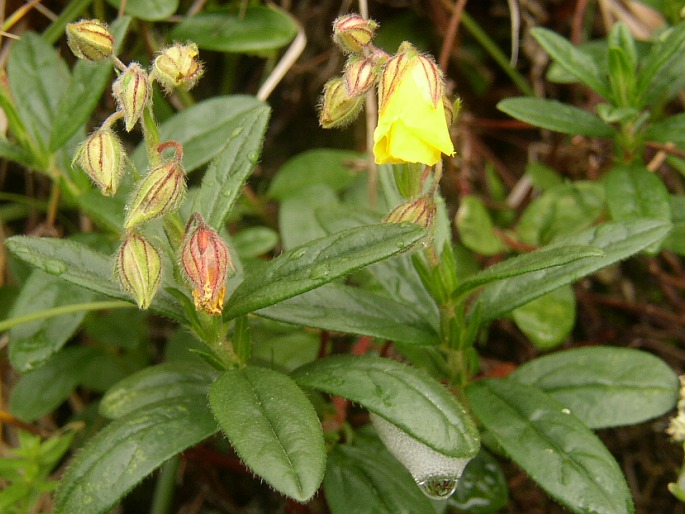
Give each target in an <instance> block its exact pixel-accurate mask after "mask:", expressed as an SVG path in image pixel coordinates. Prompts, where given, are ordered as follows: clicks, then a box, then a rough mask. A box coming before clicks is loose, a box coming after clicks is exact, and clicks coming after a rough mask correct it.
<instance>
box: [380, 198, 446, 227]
mask: <svg viewBox="0 0 685 514" xmlns="http://www.w3.org/2000/svg"><path fill="white" fill-rule="evenodd" d="M435 212H436V206H435V201H434V200H433V197H432V196H422V197H421V198H417V199H416V200H412V201H411V202H406V203H403V204H400V205H399V206H397V207H395V208H394V209H393V210H392V211H391V212H390V214H388V215H387V216H386V217H385V219H384V220H383V221H384V222H385V223H413V224H415V225H421V226H422V227H424V228H429V227H430V226H431V225H432V224H433V218H434V217H435Z"/></svg>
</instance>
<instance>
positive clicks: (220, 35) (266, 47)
mask: <svg viewBox="0 0 685 514" xmlns="http://www.w3.org/2000/svg"><path fill="white" fill-rule="evenodd" d="M295 34H297V27H296V25H295V22H293V20H292V19H290V17H289V16H287V15H286V14H285V13H284V12H282V11H280V10H278V9H273V8H269V7H263V6H257V5H252V6H250V7H248V8H246V9H237V8H235V9H230V10H226V11H221V12H211V13H202V14H198V15H196V16H191V17H188V18H185V19H184V20H183V21H182V22H181V23H179V24H178V25H177V26H176V27H175V28H174V30H173V31H172V32H171V37H172V38H173V39H177V40H180V41H184V40H191V41H194V42H195V43H197V45H198V46H199V47H200V48H202V49H204V50H215V51H217V52H235V53H253V54H254V53H256V54H263V53H265V52H271V51H273V50H278V49H279V48H281V47H283V46H285V45H287V44H288V43H290V42H291V41H292V40H293V38H294V37H295Z"/></svg>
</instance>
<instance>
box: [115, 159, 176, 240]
mask: <svg viewBox="0 0 685 514" xmlns="http://www.w3.org/2000/svg"><path fill="white" fill-rule="evenodd" d="M185 192H186V179H185V173H184V171H183V168H182V166H181V163H180V160H177V159H174V160H172V161H167V162H165V163H164V164H161V165H160V166H157V167H156V168H154V169H153V170H151V171H150V172H149V173H148V174H147V175H146V176H145V178H143V179H142V180H141V181H140V182H139V183H138V187H137V189H136V190H135V192H134V193H133V195H132V196H131V199H130V200H129V203H128V205H127V206H126V210H127V213H126V219H125V220H124V228H126V229H129V228H132V227H135V226H137V225H140V224H141V223H145V222H147V221H150V220H151V219H153V218H157V217H159V216H162V215H164V214H167V213H169V212H173V211H175V210H176V209H178V207H179V205H180V204H181V202H182V201H183V198H184V197H185Z"/></svg>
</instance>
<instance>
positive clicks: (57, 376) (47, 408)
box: [10, 347, 96, 422]
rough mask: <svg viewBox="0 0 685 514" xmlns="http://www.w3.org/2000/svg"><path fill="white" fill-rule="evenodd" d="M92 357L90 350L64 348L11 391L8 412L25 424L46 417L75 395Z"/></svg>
mask: <svg viewBox="0 0 685 514" xmlns="http://www.w3.org/2000/svg"><path fill="white" fill-rule="evenodd" d="M95 357H96V353H95V350H93V349H92V348H83V347H80V348H67V349H65V350H63V351H61V352H60V353H58V354H57V355H55V356H54V357H53V358H52V359H50V360H49V361H48V362H47V363H45V364H43V366H42V367H41V368H39V369H37V370H35V371H31V372H29V373H27V374H25V375H22V376H21V378H20V379H19V381H18V382H17V383H16V384H15V385H14V387H13V388H12V395H11V397H10V410H11V411H12V413H13V414H14V415H15V416H16V417H18V418H19V419H22V420H24V421H27V422H31V421H34V420H36V419H38V418H40V417H42V416H45V415H46V414H49V413H50V412H52V411H53V410H54V409H56V408H57V407H59V405H60V404H61V403H62V402H63V401H64V400H66V399H67V398H68V397H69V395H70V394H71V393H72V392H73V391H74V389H75V388H76V386H77V385H78V384H79V382H80V380H81V377H82V376H83V372H84V370H85V368H86V366H87V365H88V363H89V362H91V361H92V359H93V358H95Z"/></svg>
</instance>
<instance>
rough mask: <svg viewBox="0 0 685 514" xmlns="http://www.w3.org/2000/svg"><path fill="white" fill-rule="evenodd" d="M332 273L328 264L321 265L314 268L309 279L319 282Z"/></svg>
mask: <svg viewBox="0 0 685 514" xmlns="http://www.w3.org/2000/svg"><path fill="white" fill-rule="evenodd" d="M330 273H331V268H330V266H329V265H328V264H319V265H318V266H314V268H312V271H311V272H310V273H309V278H310V279H312V280H319V279H322V278H326V277H327V276H328V275H329V274H330Z"/></svg>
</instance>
